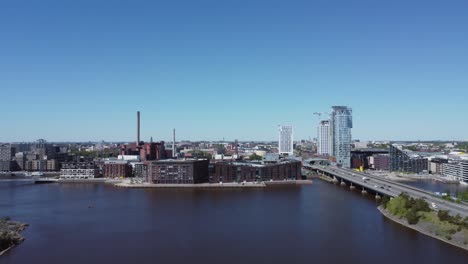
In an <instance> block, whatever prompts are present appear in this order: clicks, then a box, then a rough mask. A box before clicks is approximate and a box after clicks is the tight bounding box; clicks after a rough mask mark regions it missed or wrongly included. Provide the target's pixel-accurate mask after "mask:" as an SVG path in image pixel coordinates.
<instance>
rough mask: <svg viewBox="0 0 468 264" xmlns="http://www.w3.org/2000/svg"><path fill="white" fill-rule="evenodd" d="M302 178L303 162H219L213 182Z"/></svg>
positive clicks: (215, 167)
mask: <svg viewBox="0 0 468 264" xmlns="http://www.w3.org/2000/svg"><path fill="white" fill-rule="evenodd" d="M299 179H301V162H300V161H297V160H285V161H279V162H277V163H253V162H217V163H215V164H214V168H213V171H212V175H211V176H210V181H211V182H242V181H247V182H253V181H270V180H273V181H281V180H299Z"/></svg>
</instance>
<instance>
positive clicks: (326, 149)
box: [317, 120, 332, 156]
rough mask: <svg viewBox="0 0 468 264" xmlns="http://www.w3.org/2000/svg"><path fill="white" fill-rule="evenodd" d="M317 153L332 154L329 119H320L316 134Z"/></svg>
mask: <svg viewBox="0 0 468 264" xmlns="http://www.w3.org/2000/svg"><path fill="white" fill-rule="evenodd" d="M317 154H319V155H324V156H328V155H331V154H332V151H331V130H330V120H322V121H320V124H319V127H318V135H317Z"/></svg>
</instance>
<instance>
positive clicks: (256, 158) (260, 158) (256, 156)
mask: <svg viewBox="0 0 468 264" xmlns="http://www.w3.org/2000/svg"><path fill="white" fill-rule="evenodd" d="M249 159H250V160H262V157H261V156H259V155H257V154H255V153H254V154H252V155H250V156H249Z"/></svg>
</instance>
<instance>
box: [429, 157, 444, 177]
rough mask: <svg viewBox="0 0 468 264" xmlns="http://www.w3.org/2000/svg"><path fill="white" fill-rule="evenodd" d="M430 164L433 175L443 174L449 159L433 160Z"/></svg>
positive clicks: (430, 171)
mask: <svg viewBox="0 0 468 264" xmlns="http://www.w3.org/2000/svg"><path fill="white" fill-rule="evenodd" d="M428 162H429V164H428V171H429V173H431V174H443V173H442V167H443V164H445V163H448V159H445V158H431V159H430V160H429V161H428Z"/></svg>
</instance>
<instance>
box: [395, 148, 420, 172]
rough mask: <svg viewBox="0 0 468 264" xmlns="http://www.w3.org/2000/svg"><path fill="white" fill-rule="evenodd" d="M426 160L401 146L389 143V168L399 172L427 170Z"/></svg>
mask: <svg viewBox="0 0 468 264" xmlns="http://www.w3.org/2000/svg"><path fill="white" fill-rule="evenodd" d="M427 167H428V160H427V158H424V157H422V156H420V155H418V154H415V153H414V152H412V151H410V150H405V149H403V146H401V145H397V144H392V145H390V170H391V171H401V172H413V173H420V172H423V171H427V169H428V168H427Z"/></svg>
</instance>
